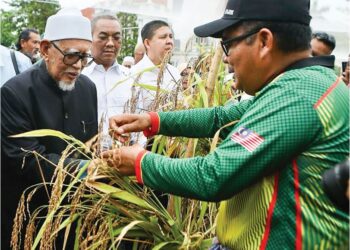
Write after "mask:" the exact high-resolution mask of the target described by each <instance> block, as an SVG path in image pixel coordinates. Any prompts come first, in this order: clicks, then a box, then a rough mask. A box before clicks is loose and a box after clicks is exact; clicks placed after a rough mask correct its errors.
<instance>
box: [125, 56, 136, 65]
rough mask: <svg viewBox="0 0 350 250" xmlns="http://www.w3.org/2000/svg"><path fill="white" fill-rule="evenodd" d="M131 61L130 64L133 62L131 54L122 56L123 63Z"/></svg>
mask: <svg viewBox="0 0 350 250" xmlns="http://www.w3.org/2000/svg"><path fill="white" fill-rule="evenodd" d="M127 62H128V63H132V64H135V59H134V58H133V57H132V56H126V57H124V59H123V63H127Z"/></svg>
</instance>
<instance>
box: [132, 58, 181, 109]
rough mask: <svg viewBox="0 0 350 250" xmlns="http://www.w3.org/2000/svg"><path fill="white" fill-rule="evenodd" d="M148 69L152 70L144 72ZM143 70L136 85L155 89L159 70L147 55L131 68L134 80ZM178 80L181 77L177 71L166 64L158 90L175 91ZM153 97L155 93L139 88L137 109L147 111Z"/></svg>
mask: <svg viewBox="0 0 350 250" xmlns="http://www.w3.org/2000/svg"><path fill="white" fill-rule="evenodd" d="M149 68H153V69H151V70H146V69H149ZM144 70H146V71H145V72H144V73H142V74H141V75H140V77H139V78H138V81H137V82H136V83H139V84H145V85H150V86H153V87H157V79H158V74H159V72H160V70H159V68H158V67H156V66H155V65H154V63H153V62H152V61H151V59H149V57H148V56H147V55H144V57H143V58H142V60H141V61H139V62H138V63H137V64H136V65H134V66H133V67H132V68H131V75H133V78H134V80H135V79H137V77H138V74H137V73H141V72H142V71H144ZM180 78H181V76H180V72H179V70H178V69H177V68H175V67H174V66H172V65H170V64H167V66H166V69H165V70H164V76H163V81H162V82H161V84H160V88H161V89H164V90H167V91H172V90H174V89H176V86H177V85H176V84H177V83H178V82H179V80H180ZM155 96H156V91H154V90H148V89H145V88H141V90H140V96H139V105H138V107H139V108H140V109H142V110H144V111H149V110H150V109H151V105H152V103H153V102H154V99H155Z"/></svg>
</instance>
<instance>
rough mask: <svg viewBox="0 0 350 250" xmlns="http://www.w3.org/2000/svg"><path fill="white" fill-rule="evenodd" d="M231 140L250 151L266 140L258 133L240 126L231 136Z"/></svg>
mask: <svg viewBox="0 0 350 250" xmlns="http://www.w3.org/2000/svg"><path fill="white" fill-rule="evenodd" d="M231 140H232V141H234V142H237V143H238V144H240V145H242V146H243V147H245V148H246V149H247V150H248V151H249V152H253V151H254V150H255V149H256V148H257V147H259V145H260V144H261V143H262V142H263V141H264V138H262V137H261V136H260V135H258V134H257V133H255V132H253V131H251V130H249V129H247V128H244V127H240V128H239V129H238V131H237V132H235V133H234V134H233V135H232V136H231Z"/></svg>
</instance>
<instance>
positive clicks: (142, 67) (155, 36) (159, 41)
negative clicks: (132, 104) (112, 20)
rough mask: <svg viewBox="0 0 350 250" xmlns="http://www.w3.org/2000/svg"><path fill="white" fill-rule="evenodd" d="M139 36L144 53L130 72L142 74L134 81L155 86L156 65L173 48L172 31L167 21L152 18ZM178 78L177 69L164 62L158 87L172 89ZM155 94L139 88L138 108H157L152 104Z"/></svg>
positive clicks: (156, 78) (157, 72) (157, 74)
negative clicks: (144, 49)
mask: <svg viewBox="0 0 350 250" xmlns="http://www.w3.org/2000/svg"><path fill="white" fill-rule="evenodd" d="M141 37H142V41H143V44H144V46H145V48H146V54H145V55H144V57H143V58H142V60H141V61H140V62H138V63H137V64H136V65H135V66H134V67H133V68H132V69H131V74H132V75H135V74H136V75H137V73H141V72H142V74H140V75H138V76H137V77H135V80H136V83H139V84H144V85H149V86H153V87H156V86H157V81H158V76H159V73H160V69H159V67H157V66H159V65H160V64H161V63H162V62H163V60H164V58H165V56H166V55H167V54H168V53H171V51H172V50H173V48H174V39H173V31H172V30H171V28H170V26H169V24H168V23H166V22H164V21H161V20H154V21H151V22H149V23H147V24H146V25H145V26H144V27H143V28H142V30H141ZM146 69H147V70H146ZM143 71H145V72H143ZM180 78H181V76H180V72H179V71H178V69H177V68H176V67H174V66H172V65H170V64H166V66H165V67H164V71H163V76H162V77H160V88H161V89H163V90H167V91H172V90H174V89H176V87H177V84H178V83H179V80H180ZM155 96H156V91H154V90H150V89H146V88H141V90H140V95H139V99H138V100H139V103H138V108H140V109H142V110H145V111H150V110H155V109H157V108H158V107H154V105H153V104H154V101H155Z"/></svg>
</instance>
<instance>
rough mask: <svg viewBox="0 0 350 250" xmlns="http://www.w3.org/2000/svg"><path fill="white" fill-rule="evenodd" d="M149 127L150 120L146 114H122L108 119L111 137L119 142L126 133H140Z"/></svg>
mask: <svg viewBox="0 0 350 250" xmlns="http://www.w3.org/2000/svg"><path fill="white" fill-rule="evenodd" d="M150 126H151V119H150V116H149V115H148V114H123V115H116V116H112V117H111V118H110V119H109V128H110V129H111V130H112V136H113V137H114V138H116V139H118V140H119V139H121V141H122V137H123V135H125V134H126V133H130V132H141V131H143V130H145V129H147V128H148V127H150Z"/></svg>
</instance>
